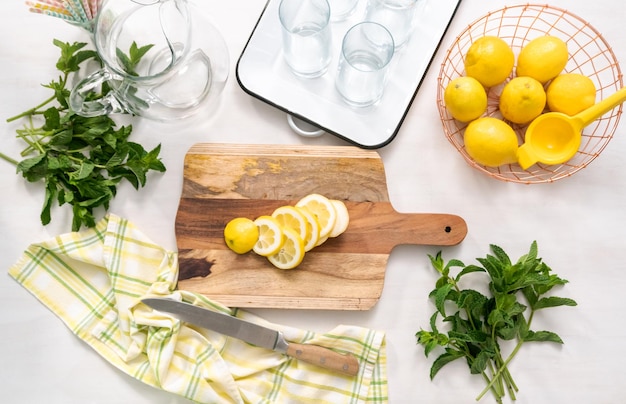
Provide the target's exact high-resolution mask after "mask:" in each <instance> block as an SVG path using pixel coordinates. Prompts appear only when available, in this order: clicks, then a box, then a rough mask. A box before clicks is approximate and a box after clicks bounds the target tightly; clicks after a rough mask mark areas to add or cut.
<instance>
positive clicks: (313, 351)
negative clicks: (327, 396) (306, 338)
mask: <svg viewBox="0 0 626 404" xmlns="http://www.w3.org/2000/svg"><path fill="white" fill-rule="evenodd" d="M142 302H143V303H145V304H146V305H148V306H150V307H152V308H153V309H155V310H158V311H162V312H166V313H170V314H173V315H174V316H175V317H177V318H179V319H181V320H183V321H185V322H188V323H191V324H195V325H197V326H200V327H202V328H207V329H209V330H213V331H216V332H219V333H220V334H224V335H228V336H229V337H234V338H237V339H240V340H243V341H245V342H247V343H249V344H252V345H255V346H258V347H261V348H266V349H271V350H274V351H276V352H280V353H284V354H287V355H289V356H291V357H294V358H296V359H298V360H301V361H303V362H307V363H310V364H313V365H317V366H320V367H323V368H325V369H329V370H333V371H337V372H340V373H343V374H346V375H349V376H355V375H356V374H357V373H358V372H359V362H358V360H357V359H356V357H354V356H353V355H342V354H340V353H337V352H334V351H331V350H330V349H328V348H324V347H321V346H318V345H308V344H298V343H295V342H287V341H286V340H285V338H284V337H283V334H282V333H281V332H280V331H276V330H272V329H270V328H267V327H263V326H260V325H258V324H254V323H250V322H248V321H245V320H241V319H238V318H236V317H233V316H229V315H226V314H222V313H218V312H214V311H211V310H208V309H204V308H202V307H198V306H194V305H192V304H189V303H184V302H179V301H175V300H172V299H166V298H146V299H143V300H142Z"/></svg>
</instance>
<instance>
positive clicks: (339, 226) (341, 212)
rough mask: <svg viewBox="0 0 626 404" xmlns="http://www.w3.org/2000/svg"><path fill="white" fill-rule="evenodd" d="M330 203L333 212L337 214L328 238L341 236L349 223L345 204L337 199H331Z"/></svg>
mask: <svg viewBox="0 0 626 404" xmlns="http://www.w3.org/2000/svg"><path fill="white" fill-rule="evenodd" d="M330 202H331V203H332V204H333V206H334V207H335V212H337V219H336V220H335V225H334V226H333V228H332V229H331V231H330V234H329V235H328V236H329V237H337V236H339V235H341V234H342V233H343V232H344V231H346V229H347V228H348V224H349V223H350V215H349V214H348V208H347V207H346V204H345V203H343V202H342V201H340V200H337V199H331V200H330Z"/></svg>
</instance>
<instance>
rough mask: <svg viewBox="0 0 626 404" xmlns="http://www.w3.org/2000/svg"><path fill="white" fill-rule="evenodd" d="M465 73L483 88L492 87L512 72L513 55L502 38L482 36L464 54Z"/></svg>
mask: <svg viewBox="0 0 626 404" xmlns="http://www.w3.org/2000/svg"><path fill="white" fill-rule="evenodd" d="M464 63H465V73H466V75H467V76H469V77H473V78H475V79H476V80H478V81H479V82H480V83H481V84H482V85H483V86H485V87H493V86H496V85H498V84H500V83H502V82H503V81H504V80H506V78H507V77H509V75H510V74H511V72H512V71H513V65H514V64H515V55H514V54H513V50H512V49H511V47H510V46H509V44H507V43H506V42H505V41H504V40H503V39H502V38H498V37H497V36H491V35H487V36H483V37H481V38H478V39H477V40H476V41H474V42H473V43H472V44H471V45H470V47H469V49H468V50H467V53H466V54H465V60H464Z"/></svg>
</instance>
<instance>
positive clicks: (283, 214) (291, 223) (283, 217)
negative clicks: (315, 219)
mask: <svg viewBox="0 0 626 404" xmlns="http://www.w3.org/2000/svg"><path fill="white" fill-rule="evenodd" d="M272 217H273V218H274V219H276V220H277V221H278V223H280V225H281V226H282V227H283V229H284V228H285V227H289V228H292V229H293V230H295V231H296V233H298V234H299V235H300V237H301V238H302V240H304V239H305V238H306V233H307V229H306V227H307V220H306V218H305V217H304V215H303V214H302V213H300V209H298V208H296V207H295V206H289V205H285V206H281V207H279V208H277V209H276V210H274V212H272Z"/></svg>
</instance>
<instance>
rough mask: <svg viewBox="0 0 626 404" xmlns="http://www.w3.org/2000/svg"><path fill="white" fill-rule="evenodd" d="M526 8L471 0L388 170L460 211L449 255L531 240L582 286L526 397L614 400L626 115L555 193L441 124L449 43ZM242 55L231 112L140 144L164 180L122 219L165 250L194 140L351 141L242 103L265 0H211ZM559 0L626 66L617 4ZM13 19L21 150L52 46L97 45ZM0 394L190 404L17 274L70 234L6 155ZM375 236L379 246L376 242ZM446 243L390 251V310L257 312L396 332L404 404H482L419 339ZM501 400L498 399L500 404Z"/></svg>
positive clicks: (509, 247)
mask: <svg viewBox="0 0 626 404" xmlns="http://www.w3.org/2000/svg"><path fill="white" fill-rule="evenodd" d="M515 3H525V2H511V1H504V0H492V1H489V2H486V1H478V0H463V1H462V3H461V5H460V8H459V11H458V13H457V16H456V18H455V20H454V21H453V23H452V25H451V27H450V30H449V32H448V35H447V36H446V37H445V38H444V41H443V44H442V48H443V49H442V50H440V51H439V53H438V54H437V55H436V58H435V61H434V64H433V67H432V68H431V70H430V71H429V72H428V74H427V76H426V80H425V82H424V84H423V86H422V88H421V89H420V91H419V93H418V95H417V97H416V99H415V101H414V103H413V105H412V107H411V109H410V111H409V113H408V116H407V119H406V121H405V122H404V125H403V126H402V128H401V130H400V132H399V134H398V136H397V137H396V139H395V140H394V141H393V142H392V143H391V144H389V145H388V146H386V147H384V148H383V149H380V150H379V152H380V154H381V156H382V158H383V161H384V163H385V166H386V171H387V176H388V186H389V193H390V198H391V201H392V203H393V205H394V206H395V208H396V209H397V210H398V211H401V212H429V211H430V212H447V213H454V214H458V215H460V216H462V217H464V218H465V220H466V221H467V223H468V226H469V233H468V235H467V238H466V239H465V240H464V241H463V243H461V244H460V245H459V246H455V247H450V248H445V249H443V252H444V257H447V258H453V257H455V258H459V259H461V260H463V261H465V262H466V263H468V262H473V260H474V258H476V257H481V256H484V255H485V254H486V253H487V249H488V245H489V244H490V243H495V244H498V245H500V246H502V247H503V248H504V249H505V250H506V251H508V252H510V254H511V256H512V257H513V258H517V257H518V256H519V255H521V254H523V253H525V252H526V251H527V249H528V247H529V245H530V243H531V242H532V241H533V240H537V241H538V244H539V249H540V250H539V252H540V256H542V257H543V258H544V260H545V261H546V262H547V263H548V264H549V265H550V266H551V267H552V268H553V269H554V270H555V272H556V273H557V274H559V275H561V276H562V277H564V278H566V279H568V280H569V281H570V283H569V284H568V285H567V286H566V287H565V289H563V290H560V291H559V294H560V295H562V296H567V297H571V298H574V299H576V300H577V301H578V303H579V306H578V307H576V308H560V309H554V310H550V311H547V312H545V313H543V314H542V315H540V316H538V317H537V318H536V325H537V328H540V327H545V328H547V329H550V330H553V331H555V332H557V333H558V334H560V335H561V337H562V338H563V339H564V340H565V344H564V345H563V346H553V345H550V344H535V345H531V344H528V345H527V346H524V347H523V349H522V351H521V354H520V355H519V356H518V358H517V359H515V360H514V362H513V363H512V364H511V366H510V367H511V372H512V373H513V374H514V376H515V378H516V381H517V384H518V386H519V387H520V393H519V397H518V400H517V402H518V403H533V404H537V403H539V404H540V403H586V402H594V403H599V404H600V403H606V404H609V403H617V402H621V401H623V392H622V387H623V386H622V384H623V381H624V380H626V369H625V367H624V363H623V360H624V358H625V356H624V354H623V344H624V343H625V342H626V325H625V323H624V321H623V318H624V314H623V313H622V314H620V312H621V309H620V308H619V307H620V305H621V302H622V301H623V291H624V290H625V289H626V264H625V261H626V260H625V259H624V257H623V256H622V255H621V254H623V253H624V251H625V249H624V247H625V246H626V230H625V227H624V224H625V223H626V209H625V208H626V165H625V164H624V159H623V154H624V152H623V151H624V150H626V138H625V136H626V127H625V126H624V123H623V122H622V123H621V124H620V126H619V127H618V129H617V132H616V133H615V137H614V139H613V140H611V142H610V143H609V145H608V146H607V147H606V149H605V150H604V151H603V153H602V155H601V156H599V157H598V158H597V159H596V160H595V161H594V162H593V163H592V164H591V165H590V166H589V167H587V168H586V169H584V170H582V171H580V172H578V173H577V174H576V175H574V176H573V177H571V178H567V179H564V180H561V181H558V182H556V183H554V184H549V185H530V186H527V185H519V184H512V183H505V182H501V181H497V180H494V179H492V178H489V177H487V176H485V175H484V174H482V173H480V172H478V171H477V170H474V169H472V168H470V167H469V166H468V165H467V164H466V163H465V162H464V160H463V159H462V158H461V157H460V155H459V154H458V153H457V152H456V150H455V149H454V148H453V147H452V146H451V145H450V144H449V143H448V141H447V140H446V139H445V137H444V135H443V133H442V129H441V124H440V122H439V118H438V113H437V108H436V104H435V99H436V78H437V74H438V70H439V69H438V68H439V65H440V63H441V61H442V59H443V56H444V51H443V50H444V49H447V47H448V46H449V45H450V44H451V43H452V42H453V41H454V38H455V35H456V34H457V33H459V32H461V31H462V30H463V29H464V28H465V27H466V26H467V24H469V23H470V22H472V21H474V20H475V19H477V18H479V17H481V16H482V15H483V14H485V13H487V12H489V11H491V10H496V9H499V8H501V7H502V6H504V5H505V4H507V5H512V4H515ZM202 4H203V7H204V8H205V9H206V10H207V11H209V12H210V13H211V15H212V17H213V21H214V22H215V25H216V26H217V27H218V29H219V30H220V31H221V32H222V34H223V35H224V37H225V39H226V42H227V44H228V47H229V49H230V52H231V77H230V79H229V82H228V83H227V86H226V89H225V91H224V94H223V99H222V104H221V107H220V110H219V111H218V112H217V114H216V115H215V116H214V117H212V118H211V119H204V120H201V121H199V122H194V123H181V124H176V125H163V124H157V123H153V122H147V121H139V122H137V123H136V124H135V131H134V134H133V137H134V139H135V140H137V141H139V142H140V143H142V144H144V145H145V146H146V147H149V146H154V145H156V144H158V143H161V144H162V146H163V152H162V153H163V159H164V162H165V164H166V165H167V167H168V171H167V173H166V174H164V175H162V176H158V175H157V176H152V177H151V178H150V180H149V181H148V186H147V187H146V188H145V189H143V190H141V191H140V192H135V191H134V189H132V187H130V186H123V187H121V189H120V190H119V196H118V198H117V199H116V200H115V201H114V203H113V204H112V206H111V211H112V212H114V213H116V214H118V215H120V216H124V217H126V218H128V219H130V220H132V221H133V222H134V223H135V224H136V225H137V226H139V228H140V229H142V230H143V231H144V232H145V233H146V234H148V235H149V236H150V237H151V238H152V239H153V240H154V241H156V242H158V243H160V244H161V245H163V246H165V247H167V248H170V249H174V248H175V238H174V232H173V224H174V217H175V213H176V209H177V203H178V198H179V194H180V188H181V184H182V159H183V156H184V154H185V152H186V151H187V149H188V147H189V146H190V145H192V144H193V143H196V142H233V143H279V144H323V145H331V144H332V145H335V144H339V145H341V144H344V143H343V142H342V141H340V140H338V139H336V138H333V137H331V136H328V135H325V136H322V137H319V138H302V137H299V136H297V135H296V134H294V133H293V132H292V131H291V130H290V128H289V127H288V125H287V122H286V120H285V114H284V113H282V112H280V111H278V110H276V109H274V108H272V107H271V106H269V105H266V104H264V103H262V102H260V101H258V100H256V99H254V98H252V97H250V96H249V95H247V94H245V93H244V92H243V91H242V90H241V88H240V87H239V86H238V84H237V82H236V80H235V74H234V72H235V70H234V69H235V64H236V60H237V58H238V56H239V54H240V53H241V51H242V49H243V47H244V45H245V43H246V41H247V39H248V37H249V35H250V33H251V31H252V29H253V27H254V25H255V22H256V20H257V18H258V16H259V15H260V13H261V11H262V9H263V6H264V2H263V1H261V0H246V1H243V0H234V1H217V0H206V1H203V2H202ZM551 4H552V5H554V6H559V7H562V8H566V9H568V10H570V11H571V12H573V13H575V14H577V15H580V16H584V18H585V19H587V20H588V21H589V22H590V23H591V24H592V25H593V26H595V27H596V28H597V29H598V30H599V31H600V32H601V33H602V34H603V35H604V37H605V38H606V40H607V41H608V42H609V43H610V44H611V45H612V47H613V50H614V52H615V54H616V56H617V58H618V60H620V61H624V60H626V38H625V37H624V27H623V21H624V19H625V18H624V17H626V12H625V11H624V10H625V9H624V7H623V5H622V3H621V2H619V1H617V0H598V1H582V0H554V1H552V2H551ZM3 9H4V10H5V11H4V20H3V22H2V24H0V33H1V36H0V37H1V38H2V39H3V40H2V43H1V44H0V73H1V74H0V89H1V90H0V116H1V118H2V121H1V122H2V123H1V124H0V136H1V137H2V141H1V142H0V145H1V146H0V149H1V150H2V152H4V153H7V154H10V155H16V156H17V155H18V153H19V151H20V150H21V148H22V143H21V142H20V141H18V140H17V139H15V129H16V128H17V127H18V125H17V124H7V123H5V122H4V120H5V118H7V117H9V116H12V115H14V114H16V113H19V112H21V111H23V110H25V109H27V108H30V107H31V106H33V105H35V104H36V103H37V102H39V101H40V100H42V99H43V98H44V97H47V95H46V94H47V90H46V89H43V88H42V87H41V86H40V83H45V82H47V81H49V80H50V79H51V78H52V77H54V75H56V72H55V71H54V62H55V61H56V58H57V55H58V54H57V49H56V48H55V47H54V46H52V44H51V42H52V38H53V37H55V38H58V39H61V40H63V41H73V40H85V38H84V37H83V36H82V33H81V32H80V31H79V30H78V29H76V28H74V27H71V26H69V25H67V24H64V23H62V22H60V21H58V20H55V19H52V18H49V17H43V16H39V15H34V14H31V13H29V12H28V11H27V7H26V6H25V5H24V4H23V2H21V1H10V2H9V1H6V2H4V3H3ZM0 195H2V199H1V202H0V231H1V232H2V242H1V243H0V268H1V270H2V272H4V274H5V275H4V276H0V329H1V332H0V358H2V359H1V362H0V391H1V393H0V394H1V396H2V401H3V402H9V403H42V402H46V403H51V404H56V403H131V402H132V403H153V404H155V403H185V402H187V401H186V400H184V399H182V398H179V397H176V396H173V395H171V394H168V393H164V392H162V391H159V390H157V389H153V388H151V387H148V386H145V385H143V384H141V383H139V382H137V381H135V380H134V379H132V378H130V377H129V376H126V375H125V374H122V373H121V372H120V371H118V370H117V369H115V368H114V367H112V366H111V365H109V364H108V363H106V362H105V361H104V360H103V359H102V358H101V357H99V356H98V355H97V354H95V353H94V352H93V351H92V350H91V349H90V348H89V347H88V346H87V345H86V344H84V343H82V342H81V341H80V340H78V339H77V338H76V337H75V336H74V335H73V334H72V333H71V332H70V331H69V330H68V329H67V328H66V327H65V326H64V325H63V324H62V322H61V321H59V319H57V318H56V317H55V316H54V315H53V314H51V312H50V311H48V309H46V308H45V307H44V306H42V305H41V304H40V303H39V302H38V301H37V300H36V299H34V298H33V297H32V296H31V295H30V294H29V293H28V292H27V291H26V290H25V289H23V288H22V287H21V286H19V285H18V284H17V283H16V282H15V281H13V280H12V279H11V278H10V277H9V276H8V275H6V271H7V270H8V268H9V267H10V266H11V265H12V264H13V263H14V262H15V261H16V259H17V258H18V256H19V255H20V254H21V252H22V251H23V250H24V249H25V248H26V247H27V246H28V245H29V244H30V243H33V242H36V241H39V240H43V239H47V238H49V237H52V236H54V235H57V234H59V233H64V232H67V231H68V230H69V221H70V214H69V212H68V211H66V210H62V209H55V210H54V211H53V223H52V224H51V225H49V226H47V227H42V225H41V224H40V222H39V211H40V208H41V203H42V201H43V190H42V188H41V187H40V185H37V184H35V185H33V184H27V183H26V182H25V181H24V180H23V179H22V178H21V177H19V176H17V175H16V174H15V171H14V169H13V167H11V166H10V165H8V164H6V163H4V162H3V161H0ZM372 237H376V235H375V234H372ZM438 250H439V248H437V247H423V246H401V247H398V248H397V249H395V250H394V251H393V253H392V254H391V257H390V260H389V264H388V268H387V272H386V279H385V286H384V290H383V293H382V297H381V299H380V302H379V303H378V304H377V305H376V306H375V307H374V308H373V309H372V310H370V311H367V312H341V311H331V312H328V311H295V310H294V311H291V310H273V309H272V310H270V309H257V310H254V311H255V312H256V313H257V314H260V315H262V316H264V317H265V318H267V319H268V320H270V321H274V322H279V323H284V324H288V325H292V326H297V327H302V328H310V329H313V330H317V331H324V330H328V329H330V328H332V327H334V326H335V325H337V324H355V325H360V326H365V327H370V328H376V329H382V330H384V331H386V333H387V350H388V376H389V396H390V402H391V403H417V402H423V403H435V402H436V403H439V404H444V403H469V402H473V398H474V397H475V396H476V395H477V394H478V392H480V390H482V388H483V382H482V380H481V379H480V378H478V377H470V375H469V373H468V371H467V369H466V365H465V364H464V363H461V362H460V361H459V362H458V363H454V364H451V365H448V367H446V368H444V370H443V371H442V372H441V373H440V374H439V375H438V377H437V378H436V379H435V380H434V381H433V382H431V381H430V380H429V377H428V372H429V369H430V365H431V359H428V360H427V359H425V358H424V354H423V349H422V347H420V346H417V345H416V343H415V337H414V334H415V332H416V331H418V330H419V329H420V327H426V326H427V325H428V319H429V316H430V314H431V313H432V310H433V306H432V303H431V302H430V301H429V300H428V296H427V295H428V293H429V291H430V290H431V288H432V286H433V284H434V282H435V279H436V276H435V272H434V270H433V269H431V267H430V264H429V262H428V259H427V254H434V253H436V252H437V251H438ZM490 400H491V398H487V399H485V402H490Z"/></svg>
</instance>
